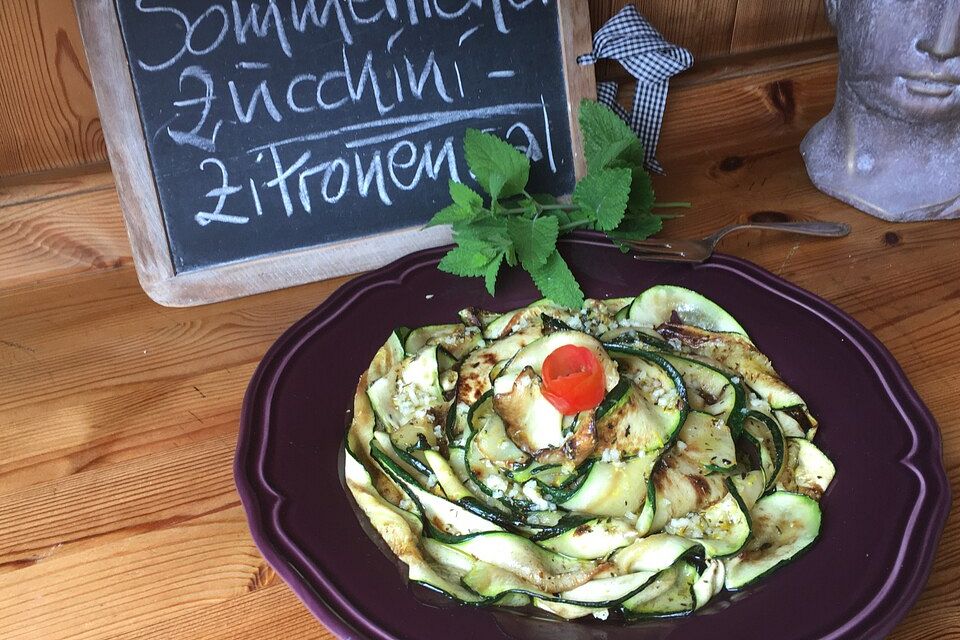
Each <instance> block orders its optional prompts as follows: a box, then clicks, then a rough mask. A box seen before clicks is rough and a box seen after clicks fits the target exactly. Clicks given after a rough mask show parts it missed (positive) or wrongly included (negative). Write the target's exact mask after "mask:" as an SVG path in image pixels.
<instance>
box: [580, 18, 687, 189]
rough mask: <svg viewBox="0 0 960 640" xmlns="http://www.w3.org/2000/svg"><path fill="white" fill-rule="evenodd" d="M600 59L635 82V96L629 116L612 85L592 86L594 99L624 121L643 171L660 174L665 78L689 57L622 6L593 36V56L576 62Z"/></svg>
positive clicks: (678, 68) (606, 83) (593, 61)
mask: <svg viewBox="0 0 960 640" xmlns="http://www.w3.org/2000/svg"><path fill="white" fill-rule="evenodd" d="M603 58H609V59H612V60H616V61H617V62H619V63H620V64H621V65H623V67H624V68H625V69H626V70H627V71H628V72H629V73H630V75H632V76H633V77H635V78H636V79H637V94H636V96H635V97H634V99H633V112H632V113H630V114H628V113H627V112H626V111H625V110H624V109H623V108H621V107H620V105H618V104H617V83H616V82H600V83H598V84H597V100H598V101H599V102H600V103H601V104H604V105H606V106H608V107H610V108H611V109H613V110H614V111H615V112H617V113H618V114H619V115H620V117H621V118H623V119H624V120H626V121H627V123H628V124H629V125H630V127H631V128H632V129H633V130H634V131H635V132H636V133H637V135H638V136H639V137H640V140H641V142H643V148H644V151H645V154H646V155H645V158H644V160H645V162H646V165H647V168H648V169H650V170H651V171H654V172H656V173H660V174H662V173H663V167H662V166H661V165H660V163H659V162H658V161H657V159H656V157H655V155H654V154H655V152H656V150H657V141H658V140H659V139H660V124H661V123H662V122H663V111H664V107H665V105H666V103H667V88H668V85H669V83H670V77H671V76H674V75H676V74H678V73H680V72H681V71H685V70H687V69H689V68H690V66H691V65H692V64H693V54H691V53H690V52H689V51H687V50H686V49H684V48H683V47H678V46H676V45H673V44H670V43H669V42H667V41H666V40H664V39H663V36H662V35H660V32H659V31H657V30H656V29H654V28H653V25H651V24H650V23H649V22H647V20H646V18H644V17H643V16H642V15H640V12H639V11H637V8H636V7H635V6H633V5H627V6H626V7H624V8H623V10H622V11H620V13H618V14H617V15H615V16H614V17H612V18H611V19H610V20H609V21H608V22H607V23H606V24H605V25H603V26H602V27H601V28H600V30H599V31H597V33H596V35H594V36H593V52H592V53H587V54H584V55H581V56H579V57H578V58H577V62H578V63H579V64H581V65H587V64H594V63H596V61H597V60H600V59H603Z"/></svg>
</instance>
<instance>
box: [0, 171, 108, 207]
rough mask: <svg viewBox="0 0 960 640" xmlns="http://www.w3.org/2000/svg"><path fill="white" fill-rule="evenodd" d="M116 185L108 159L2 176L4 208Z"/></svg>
mask: <svg viewBox="0 0 960 640" xmlns="http://www.w3.org/2000/svg"><path fill="white" fill-rule="evenodd" d="M113 189H114V182H113V174H112V173H110V165H109V164H107V163H106V162H97V163H93V164H88V165H83V166H80V167H71V168H69V169H50V170H49V171H44V172H43V173H39V174H34V173H31V174H18V175H13V176H0V208H3V207H10V206H13V205H17V204H24V203H27V202H37V201H40V200H49V199H50V198H59V197H63V196H68V195H72V194H75V193H90V192H92V191H108V190H113Z"/></svg>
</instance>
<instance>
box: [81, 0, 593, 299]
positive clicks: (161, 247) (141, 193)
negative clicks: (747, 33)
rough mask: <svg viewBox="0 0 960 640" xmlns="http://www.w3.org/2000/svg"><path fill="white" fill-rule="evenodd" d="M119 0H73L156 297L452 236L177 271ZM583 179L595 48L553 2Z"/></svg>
mask: <svg viewBox="0 0 960 640" xmlns="http://www.w3.org/2000/svg"><path fill="white" fill-rule="evenodd" d="M114 2H115V0H75V7H76V10H77V15H78V17H79V22H80V31H81V35H82V37H83V43H84V48H85V49H86V52H87V60H88V63H89V66H90V75H91V78H92V80H93V87H94V92H95V94H96V97H97V104H98V106H99V109H100V120H101V124H102V127H103V132H104V138H105V140H106V144H107V151H108V154H109V157H110V164H111V168H112V170H113V174H114V178H115V180H116V185H117V191H118V193H119V196H120V204H121V207H122V209H123V217H124V221H125V223H126V227H127V235H128V237H129V238H130V247H131V251H132V255H133V261H134V265H135V266H136V269H137V276H138V278H139V280H140V285H141V286H142V287H143V289H144V291H145V292H146V293H147V295H148V296H150V298H151V299H153V300H154V301H155V302H157V303H159V304H161V305H164V306H170V307H189V306H194V305H201V304H208V303H212V302H219V301H222V300H229V299H232V298H239V297H242V296H246V295H251V294H255V293H262V292H265V291H273V290H276V289H282V288H286V287H292V286H296V285H300V284H306V283H308V282H314V281H317V280H323V279H326V278H332V277H335V276H340V275H346V274H351V273H358V272H361V271H365V270H368V269H371V268H374V267H378V266H381V265H383V264H386V263H388V262H390V261H392V260H394V259H396V258H398V257H400V256H402V255H404V254H406V253H409V252H411V251H416V250H418V249H424V248H428V247H434V246H438V245H441V244H445V243H447V242H449V241H450V235H449V231H448V230H447V229H446V228H431V229H426V230H424V229H422V228H421V227H419V226H417V227H408V228H405V229H399V230H396V231H391V232H387V233H382V234H377V235H374V236H365V237H363V238H357V239H351V240H345V241H339V242H333V243H329V244H325V245H321V246H318V247H312V248H306V249H296V250H291V251H284V252H282V253H277V254H274V255H268V256H261V257H257V258H251V259H249V260H244V261H241V262H235V263H231V264H226V265H220V266H213V267H208V268H203V269H198V270H196V271H187V272H183V273H176V271H175V269H174V263H173V257H172V256H171V253H170V248H169V244H168V241H167V232H166V227H165V226H164V221H163V216H162V214H161V208H160V198H159V195H158V193H157V187H156V183H155V181H154V176H153V166H152V164H151V162H150V158H149V155H148V153H147V143H146V140H145V139H144V134H143V128H142V126H141V122H140V111H139V106H138V103H137V100H136V94H135V90H134V85H133V79H132V77H131V74H130V69H129V64H128V61H127V54H126V48H125V46H124V42H123V36H122V33H121V30H120V24H119V20H118V17H117V12H116V8H115V6H114ZM556 2H557V8H558V15H559V24H558V29H559V33H560V36H561V45H562V52H563V62H564V70H563V75H564V78H565V81H566V85H567V101H568V103H569V104H570V105H574V108H571V109H570V110H569V112H570V131H571V133H572V141H571V142H572V148H573V154H574V164H575V170H576V175H577V176H578V177H579V176H582V175H583V173H584V171H585V162H584V158H583V147H582V139H581V136H580V129H579V126H578V123H577V118H576V108H575V105H577V104H579V103H580V100H581V99H583V98H591V99H594V98H596V81H595V78H594V74H593V67H581V66H579V65H578V64H577V62H576V57H577V55H578V54H580V53H583V52H587V51H589V50H590V49H591V48H592V42H591V41H592V34H591V28H590V15H589V9H588V4H587V3H586V2H584V1H583V0H556Z"/></svg>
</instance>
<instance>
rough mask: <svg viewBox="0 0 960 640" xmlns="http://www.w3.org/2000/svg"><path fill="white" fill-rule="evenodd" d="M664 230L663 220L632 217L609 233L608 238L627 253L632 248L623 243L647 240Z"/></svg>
mask: <svg viewBox="0 0 960 640" xmlns="http://www.w3.org/2000/svg"><path fill="white" fill-rule="evenodd" d="M662 228H663V218H661V217H660V216H653V215H650V214H644V215H641V216H631V217H629V218H627V219H625V220H624V221H623V223H621V225H620V226H619V227H617V229H616V230H614V231H608V232H607V237H609V238H610V240H612V241H613V243H614V244H616V245H617V246H618V247H620V250H621V251H623V252H627V251H628V250H629V249H630V248H629V247H628V246H627V245H625V244H624V243H623V241H625V240H646V239H647V238H649V237H650V236H652V235H653V234H655V233H659V232H660V229H662Z"/></svg>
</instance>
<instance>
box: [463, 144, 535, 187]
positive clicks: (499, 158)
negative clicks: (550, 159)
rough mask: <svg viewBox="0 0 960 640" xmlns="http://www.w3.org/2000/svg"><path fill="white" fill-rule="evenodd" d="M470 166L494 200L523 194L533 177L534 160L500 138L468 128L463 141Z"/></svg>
mask: <svg viewBox="0 0 960 640" xmlns="http://www.w3.org/2000/svg"><path fill="white" fill-rule="evenodd" d="M463 150H464V155H465V156H466V159H467V166H469V167H470V172H471V173H473V175H474V177H475V178H476V179H477V182H478V183H479V184H480V186H481V187H483V189H484V190H485V191H486V192H487V193H489V194H490V197H491V198H493V199H494V200H499V199H500V198H510V197H512V196H515V195H519V194H521V193H523V190H524V188H525V187H526V186H527V180H528V179H529V178H530V159H529V158H527V156H525V155H524V154H522V153H520V152H519V151H517V150H516V149H515V148H514V147H513V146H512V145H510V144H509V143H507V142H504V141H503V140H501V139H500V138H498V137H496V136H493V135H490V134H489V133H483V132H482V131H477V130H476V129H467V134H466V137H465V138H464V143H463Z"/></svg>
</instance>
